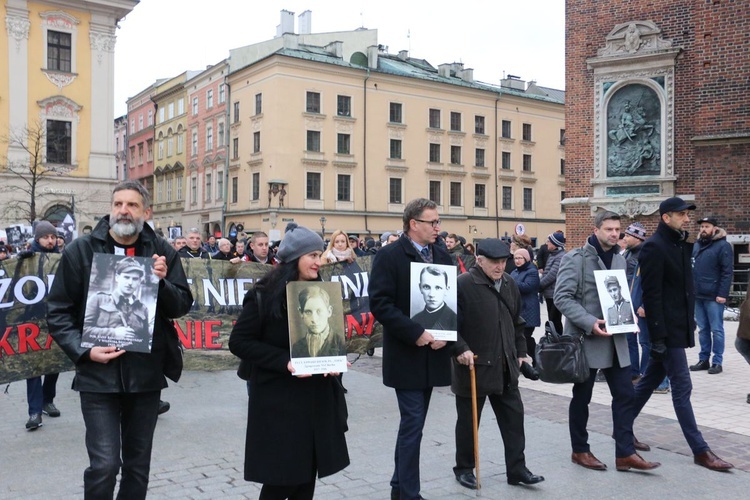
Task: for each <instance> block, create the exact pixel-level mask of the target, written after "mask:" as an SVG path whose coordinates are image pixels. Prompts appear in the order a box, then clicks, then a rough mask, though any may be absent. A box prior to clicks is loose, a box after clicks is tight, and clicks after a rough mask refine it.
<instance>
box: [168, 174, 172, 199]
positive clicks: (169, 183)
mask: <svg viewBox="0 0 750 500" xmlns="http://www.w3.org/2000/svg"><path fill="white" fill-rule="evenodd" d="M171 201H172V176H171V175H170V176H169V177H167V203H169V202H171Z"/></svg>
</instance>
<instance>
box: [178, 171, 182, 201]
mask: <svg viewBox="0 0 750 500" xmlns="http://www.w3.org/2000/svg"><path fill="white" fill-rule="evenodd" d="M177 201H182V174H178V175H177Z"/></svg>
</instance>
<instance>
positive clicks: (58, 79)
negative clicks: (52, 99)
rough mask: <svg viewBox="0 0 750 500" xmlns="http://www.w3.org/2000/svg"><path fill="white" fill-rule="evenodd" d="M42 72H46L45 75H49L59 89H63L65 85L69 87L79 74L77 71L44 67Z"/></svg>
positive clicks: (48, 77)
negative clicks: (65, 71) (66, 71)
mask: <svg viewBox="0 0 750 500" xmlns="http://www.w3.org/2000/svg"><path fill="white" fill-rule="evenodd" d="M42 73H44V76H46V77H47V80H49V81H50V82H52V84H53V85H55V86H56V87H57V88H58V89H59V90H62V88H63V87H67V86H68V85H70V84H71V83H73V80H75V79H76V76H78V75H77V74H76V73H64V72H60V71H53V70H49V69H43V70H42Z"/></svg>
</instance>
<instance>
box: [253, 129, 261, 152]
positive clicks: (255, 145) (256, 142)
mask: <svg viewBox="0 0 750 500" xmlns="http://www.w3.org/2000/svg"><path fill="white" fill-rule="evenodd" d="M253 153H260V131H258V132H253Z"/></svg>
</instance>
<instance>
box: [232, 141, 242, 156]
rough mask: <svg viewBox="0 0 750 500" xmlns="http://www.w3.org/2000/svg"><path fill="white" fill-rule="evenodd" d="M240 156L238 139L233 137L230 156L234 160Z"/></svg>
mask: <svg viewBox="0 0 750 500" xmlns="http://www.w3.org/2000/svg"><path fill="white" fill-rule="evenodd" d="M239 157H240V139H239V137H235V138H234V139H232V158H234V159H235V160H236V159H237V158H239Z"/></svg>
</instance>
